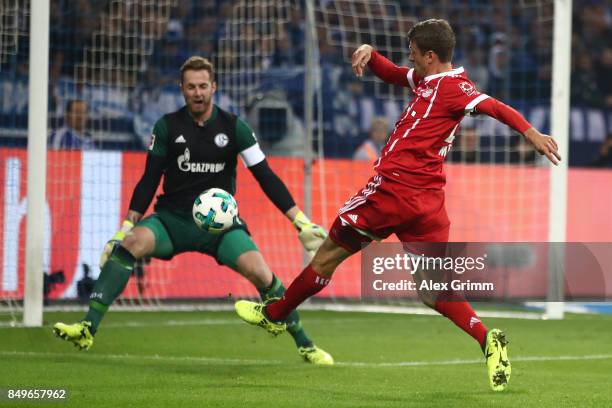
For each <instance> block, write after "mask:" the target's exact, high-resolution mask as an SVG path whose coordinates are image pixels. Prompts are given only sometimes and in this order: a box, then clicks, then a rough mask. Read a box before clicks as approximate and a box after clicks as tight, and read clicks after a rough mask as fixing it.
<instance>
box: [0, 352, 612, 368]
mask: <svg viewBox="0 0 612 408" xmlns="http://www.w3.org/2000/svg"><path fill="white" fill-rule="evenodd" d="M0 356H6V357H11V356H13V357H38V358H49V357H63V358H69V359H73V358H78V359H84V360H88V359H89V360H139V361H144V360H146V361H167V362H186V363H200V364H208V365H277V364H286V363H287V362H286V361H281V360H257V359H240V358H215V357H196V356H163V355H158V354H154V355H137V354H91V353H89V354H84V353H80V354H75V353H52V352H35V351H9V350H0ZM611 359H612V354H591V355H582V356H579V355H575V356H572V355H566V356H516V357H512V358H511V361H512V362H554V361H587V360H611ZM470 364H484V359H483V358H479V359H464V360H462V359H457V360H441V361H397V362H388V363H371V362H359V361H339V362H336V363H335V365H336V366H340V367H365V368H393V367H427V366H455V365H470Z"/></svg>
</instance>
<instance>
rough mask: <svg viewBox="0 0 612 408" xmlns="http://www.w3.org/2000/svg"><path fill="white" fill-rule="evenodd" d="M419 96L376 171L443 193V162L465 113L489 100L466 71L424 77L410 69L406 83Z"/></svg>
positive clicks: (413, 185)
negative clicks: (419, 76) (479, 90)
mask: <svg viewBox="0 0 612 408" xmlns="http://www.w3.org/2000/svg"><path fill="white" fill-rule="evenodd" d="M398 82H405V83H400V84H401V85H404V86H410V87H411V88H412V90H413V93H414V97H413V99H412V101H411V102H410V104H409V105H408V106H407V107H406V109H405V110H404V112H403V113H402V115H401V117H400V119H399V120H398V121H397V123H396V124H395V128H394V129H393V132H392V133H391V136H390V137H389V141H388V142H387V144H386V145H385V147H384V148H383V150H382V152H381V156H380V158H379V159H378V161H377V162H376V164H375V166H374V168H375V169H376V171H377V172H378V173H380V174H382V175H383V176H385V177H388V178H390V179H392V180H395V181H397V182H399V183H401V184H405V185H407V186H411V187H417V188H431V189H440V188H442V187H443V186H444V184H445V183H446V175H445V174H444V168H443V163H444V158H445V157H446V155H447V154H448V152H449V150H450V149H451V147H452V144H453V140H454V138H455V132H456V131H457V128H458V127H459V123H460V122H461V120H462V119H463V117H464V116H465V114H466V113H469V112H471V111H473V110H474V108H475V106H476V105H477V104H478V103H480V102H481V101H483V100H485V99H487V98H488V95H486V94H481V93H480V92H478V91H477V90H476V87H475V86H474V84H473V83H472V81H470V80H469V79H468V77H467V76H466V74H465V72H464V70H463V68H456V69H453V70H452V71H448V72H443V73H440V74H435V75H429V76H427V77H425V78H423V79H421V78H418V77H416V75H415V74H414V69H410V70H408V73H407V74H406V75H405V81H404V80H403V78H402V81H398Z"/></svg>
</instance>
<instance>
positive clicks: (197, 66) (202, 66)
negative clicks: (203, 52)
mask: <svg viewBox="0 0 612 408" xmlns="http://www.w3.org/2000/svg"><path fill="white" fill-rule="evenodd" d="M202 70H204V71H208V74H209V75H210V80H211V81H214V80H215V68H214V66H213V64H212V62H210V61H209V60H208V59H206V58H204V57H200V56H199V55H194V56H192V57H189V58H187V61H185V62H184V63H183V65H181V83H183V75H184V74H185V71H202Z"/></svg>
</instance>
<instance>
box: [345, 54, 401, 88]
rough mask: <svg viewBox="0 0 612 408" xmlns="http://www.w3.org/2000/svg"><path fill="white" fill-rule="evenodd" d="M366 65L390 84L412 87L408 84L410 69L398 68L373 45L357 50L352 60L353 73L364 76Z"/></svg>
mask: <svg viewBox="0 0 612 408" xmlns="http://www.w3.org/2000/svg"><path fill="white" fill-rule="evenodd" d="M366 65H367V66H368V67H369V68H370V69H371V70H372V73H373V74H374V75H376V76H377V77H378V78H380V79H382V80H383V81H385V82H386V83H388V84H394V85H400V86H404V87H408V86H410V83H409V82H408V71H409V69H408V68H407V67H398V66H397V65H395V64H394V63H392V62H391V61H390V60H388V59H387V58H385V57H384V56H382V55H381V54H379V53H378V52H376V50H374V48H373V47H372V46H371V45H368V44H363V45H361V46H360V47H359V48H357V50H355V52H354V53H353V56H352V58H351V67H352V68H353V73H354V74H355V75H356V76H357V77H361V76H363V70H364V68H365V67H366Z"/></svg>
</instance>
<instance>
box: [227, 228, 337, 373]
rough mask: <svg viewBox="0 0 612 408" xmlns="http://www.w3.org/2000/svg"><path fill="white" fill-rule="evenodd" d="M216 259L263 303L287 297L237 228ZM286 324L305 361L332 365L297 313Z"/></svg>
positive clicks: (246, 236)
mask: <svg viewBox="0 0 612 408" xmlns="http://www.w3.org/2000/svg"><path fill="white" fill-rule="evenodd" d="M217 258H218V259H219V260H220V261H221V262H223V263H224V264H226V265H228V266H229V267H231V268H232V269H234V270H235V271H237V272H238V273H240V274H241V275H242V276H244V277H245V278H247V279H248V280H249V281H250V282H251V283H252V284H253V285H254V286H255V287H256V288H257V291H258V292H259V295H260V296H261V299H262V300H263V302H264V303H265V302H268V301H270V300H272V299H279V298H281V297H282V296H283V295H284V293H285V287H284V286H283V283H282V282H281V280H280V279H278V277H277V276H276V275H274V274H273V273H272V271H270V268H269V267H268V265H267V264H266V262H265V260H264V258H263V256H262V255H261V253H260V252H259V250H258V249H257V246H256V245H255V243H254V242H253V241H252V239H251V237H250V236H249V235H248V234H247V233H246V232H245V231H244V230H242V229H237V230H233V231H230V232H228V233H227V234H225V235H224V237H223V238H222V240H221V242H220V243H219V247H218V249H217ZM285 324H286V325H287V331H288V332H289V333H290V334H291V336H292V337H293V340H294V341H295V345H296V346H297V348H298V353H299V354H300V356H302V358H303V359H304V360H305V361H307V362H309V363H313V364H333V362H334V359H333V358H332V356H331V355H330V354H329V353H327V352H326V351H324V350H322V349H321V348H319V347H317V346H316V345H315V344H314V343H313V341H312V340H311V339H310V338H309V337H308V335H307V334H306V331H305V330H304V327H303V325H302V322H301V320H300V316H299V314H298V312H297V311H293V312H292V313H290V314H289V316H287V318H286V319H285Z"/></svg>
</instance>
